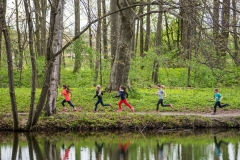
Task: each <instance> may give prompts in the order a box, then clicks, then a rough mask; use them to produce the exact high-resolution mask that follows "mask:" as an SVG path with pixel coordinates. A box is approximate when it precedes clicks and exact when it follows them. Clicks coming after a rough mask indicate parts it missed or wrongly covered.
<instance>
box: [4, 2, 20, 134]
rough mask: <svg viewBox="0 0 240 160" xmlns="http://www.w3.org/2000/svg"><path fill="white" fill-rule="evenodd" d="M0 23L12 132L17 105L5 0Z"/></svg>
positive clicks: (14, 127)
mask: <svg viewBox="0 0 240 160" xmlns="http://www.w3.org/2000/svg"><path fill="white" fill-rule="evenodd" d="M0 4H1V5H0V21H1V22H2V32H3V35H4V39H5V46H6V52H7V62H8V83H9V93H10V98H11V105H12V116H13V130H14V131H16V130H18V112H17V103H16V96H15V89H14V78H13V61H12V52H11V42H10V37H9V34H8V30H7V25H6V20H5V14H6V0H3V1H1V3H0Z"/></svg>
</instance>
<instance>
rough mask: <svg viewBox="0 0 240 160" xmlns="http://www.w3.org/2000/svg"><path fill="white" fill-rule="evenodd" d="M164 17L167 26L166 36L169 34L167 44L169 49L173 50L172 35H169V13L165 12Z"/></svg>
mask: <svg viewBox="0 0 240 160" xmlns="http://www.w3.org/2000/svg"><path fill="white" fill-rule="evenodd" d="M164 17H165V26H166V36H167V45H168V49H169V50H170V51H171V50H172V47H171V41H170V36H169V33H168V30H169V28H168V18H167V13H166V12H164Z"/></svg>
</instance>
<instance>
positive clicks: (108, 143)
mask: <svg viewBox="0 0 240 160" xmlns="http://www.w3.org/2000/svg"><path fill="white" fill-rule="evenodd" d="M0 139H1V142H0V157H1V160H12V159H13V160H14V159H15V160H67V159H68V160H214V159H220V160H228V159H229V160H240V132H239V131H238V130H231V131H224V132H223V131H217V130H201V131H192V130H187V131H169V132H157V133H156V132H155V133H132V132H113V133H111V132H90V133H76V132H73V133H72V132H71V133H69V132H61V133H36V132H34V133H12V132H0Z"/></svg>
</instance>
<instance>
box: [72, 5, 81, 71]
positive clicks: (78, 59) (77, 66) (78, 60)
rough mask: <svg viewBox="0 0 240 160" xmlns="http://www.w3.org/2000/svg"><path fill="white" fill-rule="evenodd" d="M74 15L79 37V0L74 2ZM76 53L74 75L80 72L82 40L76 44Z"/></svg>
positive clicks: (75, 31) (76, 32)
mask: <svg viewBox="0 0 240 160" xmlns="http://www.w3.org/2000/svg"><path fill="white" fill-rule="evenodd" d="M74 15H75V23H74V26H75V27H74V35H75V36H76V35H78V34H79V33H80V3H79V0H74ZM73 47H74V53H75V61H74V67H73V73H76V72H78V70H79V69H80V67H81V52H82V47H81V40H80V39H78V40H77V41H75V42H74V46H73Z"/></svg>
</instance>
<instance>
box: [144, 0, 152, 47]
mask: <svg viewBox="0 0 240 160" xmlns="http://www.w3.org/2000/svg"><path fill="white" fill-rule="evenodd" d="M147 2H148V3H149V4H148V5H147V13H149V12H150V11H151V6H150V0H148V1H147ZM150 18H151V17H150V14H148V15H147V21H146V36H145V46H144V51H145V52H148V50H149V42H150V31H151V25H150V23H151V19H150Z"/></svg>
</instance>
